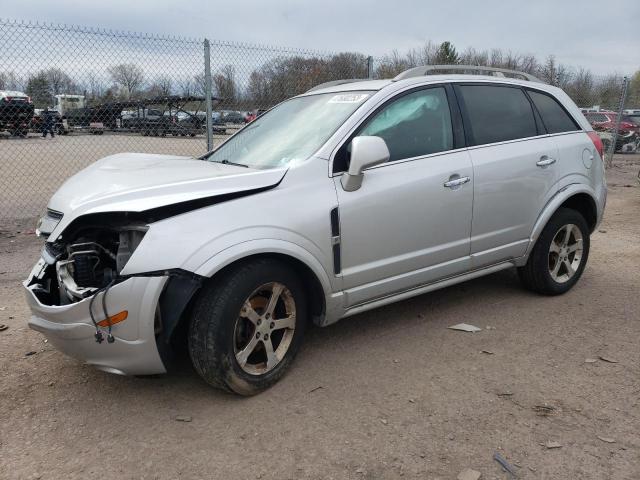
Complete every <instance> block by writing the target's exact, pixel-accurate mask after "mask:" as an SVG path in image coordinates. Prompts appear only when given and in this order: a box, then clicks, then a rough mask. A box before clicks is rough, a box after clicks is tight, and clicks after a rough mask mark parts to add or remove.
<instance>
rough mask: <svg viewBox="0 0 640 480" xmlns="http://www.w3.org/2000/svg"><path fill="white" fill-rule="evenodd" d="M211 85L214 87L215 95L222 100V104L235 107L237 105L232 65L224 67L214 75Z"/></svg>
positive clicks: (234, 73)
mask: <svg viewBox="0 0 640 480" xmlns="http://www.w3.org/2000/svg"><path fill="white" fill-rule="evenodd" d="M213 84H214V85H215V89H216V95H217V96H218V97H220V98H222V102H223V103H224V104H226V105H235V104H236V103H237V100H238V92H237V86H236V71H235V68H234V67H233V65H225V66H224V67H223V68H222V69H221V70H220V71H219V72H218V73H216V74H215V75H214V76H213Z"/></svg>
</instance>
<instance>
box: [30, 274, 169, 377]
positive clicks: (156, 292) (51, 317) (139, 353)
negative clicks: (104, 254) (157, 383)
mask: <svg viewBox="0 0 640 480" xmlns="http://www.w3.org/2000/svg"><path fill="white" fill-rule="evenodd" d="M40 265H41V263H40V262H39V263H38V265H36V267H35V268H34V271H33V272H32V274H31V276H30V277H29V279H28V280H27V281H25V282H24V284H23V285H24V288H25V294H26V298H27V303H28V304H29V308H30V309H31V318H30V319H29V322H28V323H29V327H30V328H32V329H33V330H36V331H38V332H40V333H42V334H43V335H44V336H45V337H47V339H48V340H49V342H50V343H51V344H52V345H53V346H54V347H56V348H57V349H58V350H60V351H61V352H63V353H65V354H67V355H69V356H71V357H74V358H77V359H78V360H81V361H83V362H85V363H87V364H89V365H93V366H95V367H96V368H98V369H100V370H104V371H107V372H111V373H117V374H121V375H150V374H158V373H165V372H166V369H165V366H164V364H163V362H162V360H161V358H160V354H159V353H158V348H157V346H156V339H155V333H154V321H155V316H156V307H157V305H158V300H159V298H160V294H161V293H162V289H163V287H164V284H165V282H166V280H167V277H134V278H129V279H127V280H125V281H123V282H121V283H119V284H117V285H115V286H113V287H112V288H111V289H110V290H109V293H108V296H107V302H106V304H107V310H108V312H109V314H110V315H113V314H116V313H118V312H121V311H123V310H127V312H128V317H127V319H126V320H125V321H124V322H122V323H119V324H117V325H114V326H113V330H112V333H113V336H114V337H115V342H114V343H108V342H107V341H103V342H102V343H97V342H96V340H95V337H94V334H95V331H96V330H95V327H94V325H93V322H92V321H91V316H90V315H89V302H90V300H91V298H86V299H84V300H82V301H80V302H77V303H72V304H69V305H46V304H44V303H42V302H41V300H40V299H39V298H38V296H37V295H36V293H35V292H34V291H35V290H36V289H37V288H38V284H37V281H38V279H37V275H38V272H39V271H40V270H41V268H39V266H40ZM34 277H36V278H34ZM34 282H35V283H34ZM98 295H99V298H97V299H96V301H95V302H94V305H93V313H94V317H95V319H96V321H100V320H102V319H104V313H103V310H102V305H101V302H102V298H101V297H102V293H99V294H98ZM101 330H103V332H104V336H105V339H106V333H107V329H101Z"/></svg>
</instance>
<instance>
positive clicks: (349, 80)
mask: <svg viewBox="0 0 640 480" xmlns="http://www.w3.org/2000/svg"><path fill="white" fill-rule="evenodd" d="M363 80H368V79H367V78H345V79H343V80H333V81H331V82H324V83H321V84H320V85H316V86H315V87H312V88H310V89H309V90H307V91H306V92H305V93H309V92H313V91H315V90H320V89H321V88H328V87H335V86H336V85H344V84H345V83H353V82H362V81H363Z"/></svg>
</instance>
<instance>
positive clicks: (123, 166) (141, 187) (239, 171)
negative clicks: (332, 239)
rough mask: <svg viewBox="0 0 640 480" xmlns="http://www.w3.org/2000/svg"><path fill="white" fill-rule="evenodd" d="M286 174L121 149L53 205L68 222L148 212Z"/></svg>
mask: <svg viewBox="0 0 640 480" xmlns="http://www.w3.org/2000/svg"><path fill="white" fill-rule="evenodd" d="M285 173H286V169H270V170H257V169H252V168H245V167H240V166H236V165H228V164H220V163H214V162H207V161H204V160H197V159H195V158H192V157H179V156H172V155H150V154H143V153H121V154H117V155H111V156H109V157H105V158H103V159H101V160H98V161H97V162H95V163H93V164H91V165H90V166H88V167H87V168H85V169H84V170H81V171H80V172H78V173H77V174H75V175H74V176H73V177H71V178H69V179H68V180H67V181H66V182H65V183H64V184H63V185H62V186H61V187H60V189H59V190H58V191H57V192H56V193H55V194H54V195H53V197H52V198H51V201H50V202H49V208H50V209H52V210H56V211H58V212H61V213H62V214H63V215H64V216H63V220H64V222H63V223H65V224H68V223H69V222H70V221H71V220H72V219H73V218H77V217H78V216H80V215H86V214H90V213H99V212H125V211H126V212H143V211H146V210H150V209H153V208H158V207H163V206H167V205H173V204H176V203H182V202H188V201H190V200H197V199H203V198H208V197H215V196H219V195H225V194H229V193H237V192H243V191H250V190H255V189H263V188H267V187H271V186H274V185H276V184H278V183H279V182H280V180H282V178H283V177H284V174H285ZM61 223H62V222H61ZM59 227H62V225H59ZM56 230H58V231H59V230H60V228H56Z"/></svg>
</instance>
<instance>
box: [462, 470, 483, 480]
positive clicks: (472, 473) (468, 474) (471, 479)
mask: <svg viewBox="0 0 640 480" xmlns="http://www.w3.org/2000/svg"><path fill="white" fill-rule="evenodd" d="M481 476H482V474H481V473H480V472H478V471H477V470H472V469H470V468H465V469H464V470H463V471H461V472H460V473H459V474H458V476H457V477H456V478H457V479H458V480H478V479H479V478H480V477H481Z"/></svg>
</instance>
